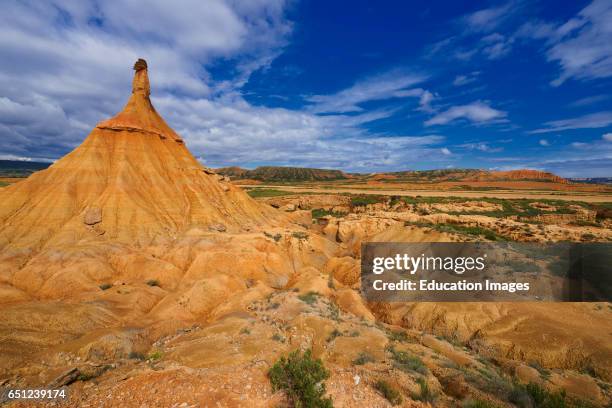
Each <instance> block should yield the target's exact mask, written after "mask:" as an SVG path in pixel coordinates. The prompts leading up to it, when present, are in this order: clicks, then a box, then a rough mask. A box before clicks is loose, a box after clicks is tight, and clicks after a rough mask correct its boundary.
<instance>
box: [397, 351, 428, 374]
mask: <svg viewBox="0 0 612 408" xmlns="http://www.w3.org/2000/svg"><path fill="white" fill-rule="evenodd" d="M389 351H390V352H391V357H392V358H393V361H395V367H397V368H399V369H400V370H402V371H415V372H417V373H419V374H423V375H427V367H426V366H425V364H423V360H421V359H420V358H419V357H418V356H415V355H412V354H409V353H407V352H405V351H397V350H395V349H394V348H393V347H391V348H390V349H389Z"/></svg>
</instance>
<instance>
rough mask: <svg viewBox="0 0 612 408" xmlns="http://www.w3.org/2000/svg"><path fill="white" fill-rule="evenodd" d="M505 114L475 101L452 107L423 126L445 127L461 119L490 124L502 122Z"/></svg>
mask: <svg viewBox="0 0 612 408" xmlns="http://www.w3.org/2000/svg"><path fill="white" fill-rule="evenodd" d="M505 117H506V112H503V111H500V110H497V109H493V108H491V107H490V106H489V105H488V104H487V103H485V102H481V101H477V102H472V103H470V104H467V105H459V106H453V107H451V108H449V109H447V110H445V111H443V112H440V113H438V114H437V115H435V116H434V117H432V118H431V119H428V120H427V121H425V126H434V125H446V124H449V123H451V122H454V121H457V120H460V119H463V120H467V121H468V122H471V123H477V124H481V123H492V122H499V121H502V120H504V119H505Z"/></svg>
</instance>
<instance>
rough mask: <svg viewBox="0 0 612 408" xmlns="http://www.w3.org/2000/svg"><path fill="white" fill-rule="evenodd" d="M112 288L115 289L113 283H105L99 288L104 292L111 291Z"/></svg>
mask: <svg viewBox="0 0 612 408" xmlns="http://www.w3.org/2000/svg"><path fill="white" fill-rule="evenodd" d="M112 287H113V285H112V284H111V283H103V284H101V285H100V286H99V288H100V289H102V290H107V289H110V288H112Z"/></svg>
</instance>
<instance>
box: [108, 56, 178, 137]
mask: <svg viewBox="0 0 612 408" xmlns="http://www.w3.org/2000/svg"><path fill="white" fill-rule="evenodd" d="M134 71H136V72H135V73H134V79H133V80H132V95H131V96H130V99H129V100H128V102H127V104H126V105H125V107H124V108H123V110H122V111H121V112H119V113H118V114H117V115H116V116H115V117H113V118H111V119H108V120H105V121H103V122H100V123H98V126H97V127H98V128H100V129H110V130H130V129H131V130H140V131H143V132H146V133H148V134H152V135H157V136H159V137H160V138H162V139H166V138H169V139H173V140H175V141H176V142H177V143H183V140H182V139H181V137H180V136H179V135H178V134H176V132H175V131H174V130H172V128H170V126H168V124H167V123H166V121H165V120H164V119H162V117H161V116H160V115H159V114H158V113H157V111H156V110H155V108H154V107H153V104H152V103H151V99H149V96H150V95H151V87H150V85H149V73H148V66H147V62H146V61H145V60H144V59H142V58H140V59H138V61H136V63H135V64H134Z"/></svg>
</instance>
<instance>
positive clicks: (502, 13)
mask: <svg viewBox="0 0 612 408" xmlns="http://www.w3.org/2000/svg"><path fill="white" fill-rule="evenodd" d="M512 9H513V4H512V3H506V4H503V5H501V6H497V7H490V8H486V9H482V10H478V11H476V12H474V13H471V14H468V15H467V16H465V17H464V21H465V23H466V24H467V25H468V27H469V28H471V29H472V30H474V31H490V30H493V29H495V28H496V27H498V26H499V25H500V24H501V23H502V22H503V21H504V20H505V19H506V18H508V17H509V16H510V15H511V14H512Z"/></svg>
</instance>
